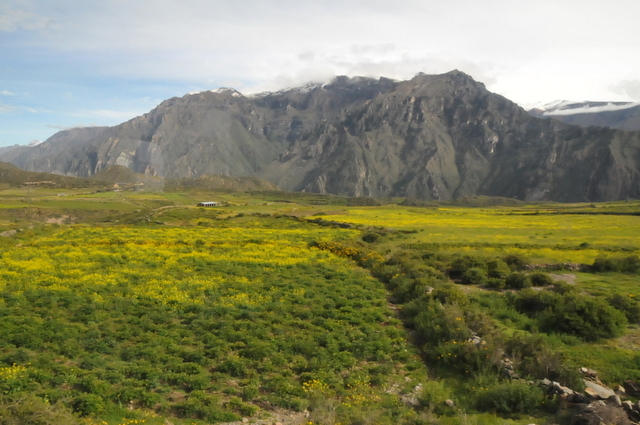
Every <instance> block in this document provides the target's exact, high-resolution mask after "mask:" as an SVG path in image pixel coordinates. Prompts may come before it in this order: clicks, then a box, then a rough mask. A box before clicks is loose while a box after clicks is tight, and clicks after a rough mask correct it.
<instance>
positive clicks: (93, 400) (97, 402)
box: [71, 394, 105, 416]
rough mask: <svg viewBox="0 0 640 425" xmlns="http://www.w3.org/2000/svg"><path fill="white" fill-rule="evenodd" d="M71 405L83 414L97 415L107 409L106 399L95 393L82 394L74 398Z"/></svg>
mask: <svg viewBox="0 0 640 425" xmlns="http://www.w3.org/2000/svg"><path fill="white" fill-rule="evenodd" d="M71 406H72V407H73V410H74V411H75V412H78V413H80V414H81V415H82V416H89V415H97V414H100V413H102V412H104V410H105V405H104V400H102V397H100V396H99V395H95V394H80V395H79V396H78V397H76V398H75V399H74V400H73V402H72V403H71Z"/></svg>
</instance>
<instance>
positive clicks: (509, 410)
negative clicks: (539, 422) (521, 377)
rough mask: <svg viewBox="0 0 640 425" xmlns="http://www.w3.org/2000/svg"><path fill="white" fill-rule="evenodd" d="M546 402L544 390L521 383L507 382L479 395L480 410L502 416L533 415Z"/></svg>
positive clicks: (478, 406)
mask: <svg viewBox="0 0 640 425" xmlns="http://www.w3.org/2000/svg"><path fill="white" fill-rule="evenodd" d="M544 401H545V397H544V394H543V393H542V390H541V389H540V388H538V387H536V386H534V385H530V384H527V383H524V382H520V381H512V382H506V383H502V384H498V385H496V386H494V387H491V388H489V389H488V390H486V391H482V392H479V393H478V396H477V399H476V406H477V408H478V410H481V411H485V412H487V411H488V412H496V413H500V414H506V415H511V414H518V413H520V414H531V413H533V412H535V411H536V410H540V409H541V408H542V407H544V406H543V402H544Z"/></svg>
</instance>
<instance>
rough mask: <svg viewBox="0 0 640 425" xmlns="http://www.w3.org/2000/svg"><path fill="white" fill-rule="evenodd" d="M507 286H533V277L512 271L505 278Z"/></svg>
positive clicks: (516, 287)
mask: <svg viewBox="0 0 640 425" xmlns="http://www.w3.org/2000/svg"><path fill="white" fill-rule="evenodd" d="M504 283H505V286H506V287H507V288H509V289H523V288H529V287H531V279H530V278H529V276H528V275H527V274H525V273H522V272H515V273H511V274H510V275H508V276H507V278H506V279H505V282H504Z"/></svg>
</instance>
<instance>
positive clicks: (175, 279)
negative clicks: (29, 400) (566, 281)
mask: <svg viewBox="0 0 640 425" xmlns="http://www.w3.org/2000/svg"><path fill="white" fill-rule="evenodd" d="M212 200H213V201H220V202H223V204H222V205H221V206H219V207H216V208H198V207H195V204H196V203H197V202H200V201H212ZM358 202H360V201H358V200H356V201H353V200H348V199H346V198H341V197H334V196H324V195H312V194H289V193H282V192H259V193H240V192H236V193H233V192H221V193H194V192H190V193H186V192H185V193H162V192H129V191H122V192H114V191H95V190H90V189H70V190H67V191H64V192H63V191H61V190H60V189H41V188H29V189H25V188H19V189H15V188H10V189H6V190H0V232H5V231H10V230H18V232H17V233H15V234H9V235H8V236H6V237H2V238H0V294H1V297H0V298H1V299H2V300H1V302H0V315H2V320H3V323H4V324H6V326H4V327H3V330H2V331H0V333H1V335H2V338H0V344H2V345H0V361H2V362H3V363H4V366H3V367H0V386H2V391H3V392H4V393H5V394H9V395H12V394H14V395H15V394H19V393H21V392H25V391H26V392H30V393H33V394H36V395H38V396H39V397H45V398H47V399H48V400H50V401H51V403H55V402H56V401H58V400H59V401H60V402H61V403H66V404H65V405H67V406H70V407H71V408H72V409H74V410H75V411H77V412H80V413H83V414H85V415H87V417H88V418H90V419H88V420H89V421H93V420H95V421H98V419H99V420H105V421H107V422H108V423H109V424H111V425H115V424H120V423H124V422H123V421H125V422H126V421H134V420H138V421H146V422H145V423H152V424H155V423H157V424H160V423H163V421H164V420H165V419H164V418H165V417H170V418H171V421H173V422H174V423H180V424H182V423H185V424H186V423H192V422H193V423H208V422H215V421H222V420H232V419H239V418H240V417H241V416H253V417H260V415H261V414H264V412H268V411H270V410H273V409H276V408H286V409H290V410H303V409H304V408H306V407H309V408H310V409H311V410H312V413H314V412H315V413H314V414H315V415H316V416H315V417H313V416H312V418H311V420H312V421H315V422H314V423H330V420H332V421H338V420H340V421H342V423H345V424H346V423H367V421H369V422H370V423H371V421H373V423H415V424H419V423H430V422H429V420H431V419H433V420H436V419H434V418H435V417H434V416H432V415H433V414H434V413H433V412H434V406H435V405H434V404H431V405H430V404H429V402H428V397H427V396H426V395H425V396H423V398H422V399H421V401H420V403H421V404H420V406H419V407H417V408H415V409H414V408H409V407H407V406H405V405H403V404H402V403H401V402H400V401H399V400H400V396H401V395H402V394H404V395H406V394H409V393H411V391H413V388H414V387H415V385H416V384H417V383H426V382H427V378H426V375H427V373H430V374H431V381H428V382H432V383H433V382H435V384H433V385H432V389H431V390H432V391H434V392H438V389H439V387H438V385H439V384H438V382H440V381H437V379H444V381H442V382H445V383H446V385H448V388H449V389H448V390H447V392H446V393H447V394H449V395H450V396H451V397H453V398H459V399H460V400H462V403H461V407H460V408H456V409H452V410H446V409H444V410H443V409H442V408H441V406H439V405H438V407H437V408H436V410H437V411H438V414H440V415H441V416H442V418H441V419H439V421H440V422H439V423H452V424H453V423H505V422H504V421H507V420H508V421H509V423H529V422H530V419H528V417H526V416H525V417H523V416H518V415H512V416H510V419H503V418H498V417H497V416H494V415H488V416H487V414H477V413H476V412H475V411H474V409H473V407H472V406H473V403H474V401H473V400H472V398H473V397H471V396H470V395H469V394H473V393H474V391H476V390H475V388H476V387H475V385H478V382H480V381H481V378H479V377H476V378H474V379H475V380H473V379H471V380H467V381H465V380H464V379H463V380H459V379H458V378H456V377H452V376H445V375H446V373H444V374H442V373H443V370H446V369H447V368H449V369H451V370H453V369H452V368H451V366H450V365H449V366H447V365H446V364H444V363H443V364H441V365H439V364H438V363H437V362H434V363H433V364H430V363H429V361H427V365H426V366H425V365H424V364H423V362H421V361H418V358H417V357H416V356H415V353H416V352H417V351H416V348H412V346H411V343H410V341H411V339H410V338H409V337H408V334H407V332H406V331H405V330H404V329H403V328H402V326H401V324H400V321H399V320H398V319H397V318H396V313H395V312H394V310H392V309H391V308H390V307H389V305H388V304H387V298H388V297H389V293H388V292H387V291H385V289H384V286H383V285H382V283H381V282H379V281H377V280H375V279H373V278H372V277H371V276H369V275H368V274H367V273H366V272H364V271H363V270H362V269H360V268H358V267H356V266H355V264H354V263H353V261H351V260H349V259H345V258H341V256H339V255H335V254H334V253H332V252H331V251H330V250H320V249H317V248H311V247H310V243H311V242H314V243H318V242H327V243H339V244H344V245H345V246H347V245H349V244H356V245H358V246H365V247H366V248H367V249H372V250H376V251H377V252H378V253H379V254H381V255H382V256H384V257H385V258H383V257H380V258H382V260H381V261H385V260H388V259H392V258H393V257H394V256H401V255H403V253H409V254H410V255H412V256H414V257H416V258H431V257H430V256H432V255H435V254H437V255H438V256H443V258H458V257H461V256H473V257H478V258H493V257H505V256H507V255H515V256H519V257H524V258H526V260H527V262H528V263H533V264H536V263H537V264H555V263H583V264H591V263H593V261H594V260H595V259H596V258H598V257H602V256H612V257H621V256H629V255H634V254H635V255H637V254H638V253H639V251H640V242H638V241H640V216H637V215H631V214H635V213H638V212H640V203H634V202H627V203H611V204H597V205H595V206H592V205H591V204H582V205H559V204H552V205H531V206H513V207H500V206H497V207H491V208H485V207H482V208H463V207H458V206H455V205H445V204H442V205H439V206H431V207H408V206H399V205H395V204H394V205H383V206H376V207H362V206H349V204H357V203H358ZM594 213H598V214H594ZM600 213H603V214H600ZM318 219H321V220H318ZM307 220H314V222H313V223H309V222H307ZM331 223H333V224H331ZM335 223H348V224H351V225H353V227H351V228H339V227H338V226H336V225H335ZM322 224H328V225H326V226H323V225H322ZM366 234H376V235H378V239H377V241H376V242H375V243H374V244H367V243H363V242H361V238H362V236H363V235H366ZM398 258H400V257H398ZM443 261H444V260H443ZM447 261H448V260H447ZM390 264H396V263H390ZM443 264H444V263H443ZM447 267H449V266H447ZM425 270H426V272H425V271H423V272H421V273H427V274H428V273H436V272H435V271H434V270H433V269H425ZM558 273H565V274H570V275H571V278H570V279H571V280H572V282H573V286H574V287H575V288H576V289H577V290H578V291H579V292H584V293H589V294H593V295H599V296H608V295H610V294H614V293H619V294H623V295H625V296H630V295H631V296H640V279H638V275H632V274H623V273H600V274H594V273H576V272H566V271H565V272H563V271H560V272H558ZM434 276H435V275H434ZM394 279H395V280H393V279H391V281H390V282H391V283H390V285H391V286H393V285H398V287H401V286H402V284H403V283H402V282H400V281H401V277H398V278H395V277H394ZM395 282H400V283H395ZM391 286H389V287H388V289H389V288H390V287H391ZM465 292H466V293H468V294H470V295H469V297H470V299H471V300H472V301H473V300H474V297H475V296H476V295H473V294H478V295H477V296H478V297H481V296H484V295H485V294H486V295H487V298H486V300H485V301H482V302H480V301H477V305H478V306H480V307H478V308H479V309H480V310H481V311H484V312H486V314H487V315H489V316H490V315H491V314H492V313H493V312H492V309H493V310H497V309H498V308H496V306H498V307H499V308H503V307H504V305H505V304H504V300H503V299H502V297H503V295H502V294H501V293H500V292H497V291H487V290H486V288H483V287H481V286H473V285H471V286H468V287H465ZM473 302H476V301H473ZM482 303H485V304H482ZM446 308H450V309H451V312H450V313H451V314H452V316H451V317H454V316H455V317H457V316H456V315H460V312H459V311H458V310H456V308H457V307H446ZM483 309H484V310H483ZM503 313H504V314H503V315H501V316H495V317H493V319H492V320H494V322H495V324H496V326H498V327H499V329H501V331H502V332H503V333H504V334H505V335H509V336H513V335H516V334H526V335H531V334H533V333H535V332H536V331H537V330H536V329H535V325H533V323H534V322H533V319H531V318H530V317H526V316H525V315H524V314H522V313H518V312H516V311H511V310H508V308H507V307H504V312H503ZM635 333H637V330H635V329H634V328H632V329H631V330H630V332H629V333H628V334H627V335H626V336H623V337H622V338H618V339H609V340H606V341H595V342H589V343H586V342H584V341H581V340H579V339H577V338H574V337H566V336H557V335H550V336H549V337H548V338H547V337H545V338H547V342H548V344H549V345H550V346H551V347H552V348H553V350H555V351H556V352H558V353H560V354H561V355H562V356H563V359H564V361H565V362H566V363H567V364H569V365H571V366H572V367H577V366H587V367H593V368H595V369H597V370H599V371H601V373H602V377H603V379H604V380H605V381H606V382H608V383H614V382H619V381H620V380H621V379H624V378H634V379H640V367H639V366H637V360H638V358H640V357H639V356H638V350H639V349H640V348H639V347H638V345H637V342H638V338H633V337H630V335H634V334H635ZM456 338H458V337H456ZM460 338H463V337H460ZM413 342H416V341H413ZM454 342H456V340H455V338H454V339H452V340H451V341H449V340H446V341H445V340H443V342H442V343H443V344H445V345H443V347H447V349H450V350H454V349H455V350H458V347H454V346H453V345H452V344H453V343H454ZM446 344H449V345H446ZM418 348H420V347H419V344H418ZM444 354H446V352H445V353H444ZM424 358H425V359H427V360H428V356H424ZM14 363H15V366H14ZM443 365H444V367H443ZM462 373H465V371H464V370H463V371H462ZM466 373H469V372H468V371H467V372H466ZM439 374H440V375H439ZM491 382H493V383H492V385H493V384H495V383H496V382H497V381H496V382H494V381H491ZM394 385H395V386H394ZM487 385H488V384H487ZM390 388H393V389H394V390H393V391H391V392H390V391H389V389H390ZM427 393H428V391H427V390H425V394H427ZM465 394H466V395H465ZM465 397H466V398H467V399H469V400H467V401H464V400H465ZM436 399H438V400H439V398H437V397H436ZM322 400H333V402H331V403H334V404H331V403H323V402H321V401H322ZM465 403H467V404H466V405H465ZM465 408H466V409H468V415H469V416H464V415H463V414H466V413H465V412H464V410H462V409H465ZM321 412H322V414H323V415H325V416H323V417H322V418H321V417H319V416H317V415H320V413H321ZM363 412H366V413H368V414H369V416H366V417H363V416H362V415H363V414H364V413H363ZM540 414H542V415H545V414H546V413H540ZM154 415H155V416H154ZM326 415H329V416H331V415H334V416H331V417H330V418H329V419H327V418H328V416H326ZM372 415H373V416H372ZM507 416H508V415H507ZM429 418H431V419H429ZM323 421H324V422H323ZM363 421H364V422H363ZM412 421H413V422H412ZM420 421H422V422H420ZM465 421H466V422H465ZM470 421H471V422H470ZM474 421H475V422H474ZM96 423H97V422H96ZM433 423H438V422H433Z"/></svg>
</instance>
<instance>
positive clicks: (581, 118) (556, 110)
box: [529, 100, 640, 131]
mask: <svg viewBox="0 0 640 425" xmlns="http://www.w3.org/2000/svg"><path fill="white" fill-rule="evenodd" d="M529 113H530V114H531V115H533V116H534V117H538V118H553V119H555V120H558V121H562V122H565V123H567V124H574V125H579V126H581V127H589V126H598V127H611V128H616V129H619V130H630V131H640V104H638V103H633V102H571V101H566V100H564V101H556V102H553V103H550V104H548V105H544V106H540V107H538V108H533V109H531V110H529Z"/></svg>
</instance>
